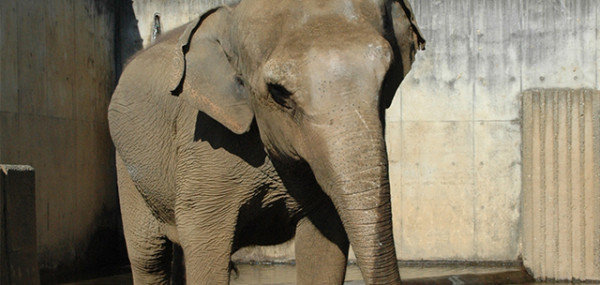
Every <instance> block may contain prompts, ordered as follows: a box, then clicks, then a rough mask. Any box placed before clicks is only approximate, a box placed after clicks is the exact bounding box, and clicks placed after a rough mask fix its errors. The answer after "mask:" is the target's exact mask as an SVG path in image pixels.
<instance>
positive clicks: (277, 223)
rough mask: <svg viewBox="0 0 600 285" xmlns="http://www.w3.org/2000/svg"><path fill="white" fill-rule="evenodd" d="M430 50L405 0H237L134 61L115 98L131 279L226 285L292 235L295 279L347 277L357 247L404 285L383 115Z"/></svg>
mask: <svg viewBox="0 0 600 285" xmlns="http://www.w3.org/2000/svg"><path fill="white" fill-rule="evenodd" d="M424 45H425V40H424V38H423V36H422V34H421V32H420V31H419V28H418V26H417V23H416V21H415V17H414V14H413V12H412V10H411V7H410V5H409V3H408V2H407V0H327V1H324V0H303V1H298V0H243V1H239V3H235V4H231V5H224V6H220V7H217V8H215V9H212V10H210V11H207V12H206V13H203V14H202V15H200V16H199V17H197V18H196V19H195V20H194V21H192V22H190V23H189V24H187V25H184V26H182V27H179V28H176V29H174V30H173V31H171V32H167V33H164V34H163V35H161V37H160V38H159V39H157V40H156V42H155V43H154V44H153V45H152V46H150V47H148V48H147V49H145V50H143V51H141V52H139V53H138V54H136V55H134V56H133V58H132V59H131V60H130V62H129V63H128V64H127V66H126V67H125V69H124V71H123V73H122V75H121V77H120V79H119V83H118V84H117V87H116V89H115V91H114V93H113V96H112V98H111V102H110V105H109V108H108V120H109V129H110V134H111V138H112V140H113V142H114V145H115V149H116V167H117V178H118V188H119V189H118V191H119V200H120V206H121V214H122V221H123V231H124V235H125V241H126V245H127V252H128V256H129V259H130V262H131V270H132V274H133V280H134V283H135V284H167V283H170V282H172V280H175V275H182V276H184V278H185V282H187V283H189V284H228V282H229V278H230V269H231V255H232V254H233V253H234V252H236V251H237V250H238V249H240V248H242V247H247V246H253V245H274V244H280V243H283V242H286V241H289V240H291V239H292V238H294V239H295V258H296V268H297V276H296V277H297V283H298V284H342V283H343V282H344V278H345V270H346V264H347V261H348V251H349V246H350V245H351V246H352V248H353V250H354V252H355V254H356V258H357V263H358V266H359V267H360V269H361V273H362V277H363V279H364V281H365V283H366V284H399V283H400V275H399V272H398V265H397V258H396V252H395V248H394V240H393V234H392V216H391V215H392V212H391V198H390V184H389V173H388V159H387V151H386V145H385V139H384V132H385V131H384V130H385V111H386V109H387V108H389V106H390V105H391V102H392V99H393V97H394V94H395V93H396V90H397V88H398V86H399V84H400V83H401V81H402V80H403V78H404V77H405V76H406V74H407V72H408V71H409V70H410V68H411V65H412V63H413V62H414V60H415V55H416V52H417V51H418V50H421V49H423V48H424ZM176 265H177V266H176ZM181 266H183V267H181ZM182 268H183V269H182Z"/></svg>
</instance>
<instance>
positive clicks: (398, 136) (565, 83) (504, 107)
mask: <svg viewBox="0 0 600 285" xmlns="http://www.w3.org/2000/svg"><path fill="white" fill-rule="evenodd" d="M411 2H412V3H413V7H414V9H415V13H416V17H417V20H418V22H419V25H420V26H421V29H422V31H423V33H424V34H425V37H426V38H427V40H428V43H427V50H426V51H424V52H421V53H420V54H419V55H418V56H417V58H418V59H417V62H416V64H415V65H414V66H413V70H412V71H411V73H410V74H409V76H408V78H407V79H406V80H405V82H404V83H403V84H402V86H401V88H400V90H399V93H398V95H397V97H396V99H395V101H394V104H393V106H392V108H391V109H390V110H388V121H389V122H390V123H389V128H388V133H389V137H388V142H389V144H388V145H389V151H390V160H391V171H390V175H391V179H392V190H393V193H392V195H393V203H394V219H395V223H394V225H395V238H396V245H397V248H398V256H399V258H401V259H410V260H414V259H416V260H420V259H425V260H427V259H434V260H438V259H443V260H498V261H499V260H516V259H517V258H519V256H520V255H521V254H522V253H523V252H522V246H521V236H522V232H521V226H520V223H521V210H520V209H521V203H522V200H521V197H522V192H521V191H522V181H521V162H522V158H521V130H520V120H521V113H520V112H521V103H520V102H521V100H520V96H521V95H520V94H521V92H522V91H523V90H526V89H529V88H534V87H568V88H581V87H587V88H598V80H597V79H598V77H597V76H598V72H597V70H598V65H597V64H598V58H597V54H596V51H597V49H598V46H597V44H596V42H597V36H598V35H597V34H596V32H595V31H596V30H597V28H598V26H599V23H598V22H597V20H596V19H597V14H598V9H600V2H597V1H589V0H588V1H586V0H582V1H580V0H574V1H529V0H527V1H522V0H507V1H474V0H452V1H439V0H437V1H436V0H413V1H411Z"/></svg>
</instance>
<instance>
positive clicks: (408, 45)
mask: <svg viewBox="0 0 600 285" xmlns="http://www.w3.org/2000/svg"><path fill="white" fill-rule="evenodd" d="M387 9H388V15H389V18H390V20H391V25H390V26H391V28H392V29H393V33H392V35H390V36H393V39H392V40H391V42H393V46H394V55H395V56H394V57H395V60H394V61H395V62H394V64H393V66H392V70H391V72H389V73H388V77H389V78H386V82H385V84H384V85H385V86H384V88H385V90H384V92H383V94H384V95H383V97H382V107H384V108H386V109H387V108H389V107H390V105H391V104H392V99H393V98H394V95H395V94H396V89H397V88H398V86H399V85H400V82H401V81H402V80H403V79H404V77H405V76H406V74H407V73H408V72H409V71H410V68H411V66H412V63H413V62H414V61H415V54H416V53H417V51H418V50H424V49H425V38H423V34H421V31H420V30H419V26H418V25H417V21H416V20H415V15H414V14H413V11H412V8H411V7H410V3H408V0H391V1H389V2H388V6H387Z"/></svg>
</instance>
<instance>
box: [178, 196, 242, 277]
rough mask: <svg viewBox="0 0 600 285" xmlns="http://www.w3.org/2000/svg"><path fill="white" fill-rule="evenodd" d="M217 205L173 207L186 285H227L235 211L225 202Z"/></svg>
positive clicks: (188, 204)
mask: <svg viewBox="0 0 600 285" xmlns="http://www.w3.org/2000/svg"><path fill="white" fill-rule="evenodd" d="M186 200H187V199H186ZM223 201H226V199H223ZM217 204H218V206H217V205H212V204H211V203H195V202H193V201H190V200H187V201H184V202H181V203H178V205H177V207H176V209H177V210H176V211H177V212H176V220H177V231H178V234H179V238H180V242H181V247H182V249H183V255H184V261H185V268H186V269H185V273H186V282H187V284H229V261H230V258H231V246H232V241H233V237H234V231H235V221H236V218H237V216H236V215H235V214H236V213H237V211H234V210H233V209H230V208H229V207H228V205H227V202H219V203H217Z"/></svg>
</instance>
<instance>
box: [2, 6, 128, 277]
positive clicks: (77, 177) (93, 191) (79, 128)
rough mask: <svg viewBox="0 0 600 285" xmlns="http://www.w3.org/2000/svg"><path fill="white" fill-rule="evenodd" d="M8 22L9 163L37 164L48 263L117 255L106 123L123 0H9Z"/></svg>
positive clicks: (66, 264) (43, 263)
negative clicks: (118, 1) (116, 1)
mask: <svg viewBox="0 0 600 285" xmlns="http://www.w3.org/2000/svg"><path fill="white" fill-rule="evenodd" d="M0 27H1V29H0V56H1V61H0V79H1V80H0V161H1V162H2V163H8V164H29V165H32V166H33V167H34V168H35V170H36V216H37V240H38V252H39V262H40V267H41V269H42V270H48V271H54V272H56V271H60V270H63V269H67V268H68V269H70V270H73V269H81V268H84V267H86V266H90V265H93V264H98V263H106V262H112V261H114V260H115V257H117V256H119V255H118V252H119V251H120V249H122V248H123V245H122V242H121V241H120V235H119V233H118V225H119V221H120V220H119V216H118V215H119V214H118V213H119V211H118V203H117V194H116V186H115V178H114V161H113V160H114V158H113V156H114V155H113V150H112V143H111V141H110V138H109V136H108V127H107V122H106V110H107V106H108V101H109V98H110V94H111V93H112V90H113V88H114V86H115V77H116V76H115V70H114V65H115V64H114V36H113V35H114V30H115V6H114V3H113V1H112V0H77V1H73V0H48V1H43V2H40V1H33V0H23V1H4V0H3V1H0ZM120 243H121V244H120Z"/></svg>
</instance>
